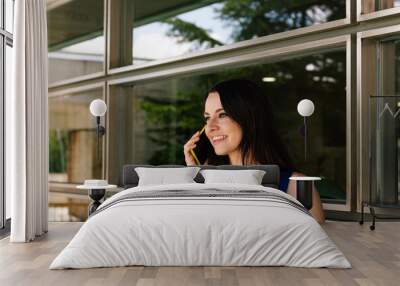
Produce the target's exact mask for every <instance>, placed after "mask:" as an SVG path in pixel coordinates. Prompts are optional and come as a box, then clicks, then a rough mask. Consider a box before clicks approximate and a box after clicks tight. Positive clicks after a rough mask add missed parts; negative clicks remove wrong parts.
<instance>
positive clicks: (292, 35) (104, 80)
mask: <svg viewBox="0 0 400 286" xmlns="http://www.w3.org/2000/svg"><path fill="white" fill-rule="evenodd" d="M104 1H105V2H104V3H105V5H104V7H105V9H104V13H105V21H106V22H105V25H104V29H105V30H104V35H105V46H106V47H105V54H104V63H105V64H106V67H105V70H104V72H102V73H98V74H90V75H87V76H82V77H77V78H72V79H68V80H65V81H60V82H56V83H54V84H52V85H50V86H49V94H50V95H51V94H53V95H56V94H62V93H63V92H64V91H66V90H79V88H82V87H84V86H91V85H97V84H103V85H104V86H105V89H104V97H105V98H106V103H107V105H109V102H110V101H112V100H113V98H114V96H115V94H116V93H117V90H118V89H117V88H116V87H118V86H119V85H123V84H124V83H128V82H136V83H139V82H140V83H143V82H146V81H152V80H159V79H164V78H168V77H173V76H175V75H184V74H185V75H186V74H187V75H189V74H191V73H196V72H204V71H205V70H210V71H212V70H214V69H218V68H220V67H224V66H235V65H240V64H242V63H243V62H245V61H248V62H251V60H252V55H257V54H258V53H263V52H265V53H264V55H265V56H268V57H270V58H271V59H272V58H273V57H274V56H276V55H277V54H274V52H277V53H278V52H280V50H282V48H283V49H285V47H287V46H295V45H301V44H304V43H308V42H315V41H320V42H321V44H322V45H323V43H324V42H325V44H327V45H329V41H330V40H332V39H333V38H336V37H342V36H344V37H347V39H346V43H345V44H344V45H346V63H347V64H346V72H347V74H346V77H347V83H346V86H347V93H348V94H347V99H346V100H347V102H346V108H347V110H346V116H347V123H346V124H347V125H346V156H347V163H346V164H347V165H346V166H347V170H346V177H347V179H346V180H347V184H346V185H347V188H346V194H347V200H346V204H345V205H337V204H324V208H325V209H326V210H338V211H345V212H349V211H351V212H360V210H361V209H360V201H361V191H360V190H362V189H363V188H365V187H366V185H365V182H364V180H365V179H363V177H365V176H368V172H366V171H365V164H366V163H365V162H364V161H363V156H364V155H365V154H364V153H365V150H364V149H363V148H364V147H365V142H364V141H363V140H364V139H363V135H364V133H365V130H363V129H362V128H364V127H363V125H362V124H363V119H364V117H362V116H363V115H362V111H363V108H364V107H363V105H362V106H361V104H363V102H362V99H361V98H360V88H361V86H360V85H361V77H362V75H361V72H362V70H361V66H360V59H361V54H362V53H361V47H360V44H361V40H360V37H361V38H363V39H364V38H365V39H367V38H369V37H372V36H373V33H375V34H376V35H375V36H379V35H387V34H388V33H390V32H391V31H392V30H393V25H394V24H398V23H400V21H399V20H398V18H396V17H392V16H393V15H397V14H398V13H400V10H398V9H399V8H392V9H395V10H396V11H394V10H392V9H386V10H381V11H377V12H373V13H369V14H364V15H361V0H357V1H354V0H346V18H345V19H341V20H336V21H332V22H328V23H324V24H319V25H315V26H311V27H305V28H300V29H298V30H293V31H288V32H283V33H278V34H273V35H270V36H265V37H261V38H257V39H253V40H248V41H243V42H238V43H234V44H231V45H229V46H224V47H218V48H213V49H208V50H206V51H202V52H196V53H192V54H189V55H187V56H179V57H175V58H170V59H165V60H159V61H154V62H151V63H149V64H146V65H141V66H136V67H133V66H126V67H119V68H110V67H109V64H110V59H111V58H112V55H113V54H112V49H113V47H112V44H113V43H112V41H111V36H112V34H114V33H118V29H115V27H111V20H112V14H111V10H112V9H111V8H112V7H115V1H114V0H104ZM388 10H392V11H390V12H388ZM114 17H115V16H114ZM399 26H400V25H399ZM382 27H384V28H382ZM399 31H400V28H399ZM399 31H397V32H399ZM380 33H382V34H380ZM320 47H322V46H320ZM110 52H111V53H110ZM268 52H269V53H268ZM292 52H296V51H292ZM237 56H241V59H242V60H243V62H241V61H235V57H237ZM209 63H213V66H209ZM349 94H350V95H349ZM109 111H110V112H112V111H111V110H109ZM108 115H109V114H108V112H107V113H106V117H105V118H106V122H107V124H109V122H108ZM107 128H109V127H108V126H107ZM108 130H109V129H108ZM109 139H110V138H108V135H107V133H106V140H105V141H106V146H105V148H104V149H103V150H105V152H106V154H105V156H104V164H106V167H105V172H104V174H105V176H106V178H108V177H109V173H112V172H114V171H113V170H111V169H109V167H110V166H111V165H110V162H109V159H111V158H110V150H111V148H110V142H111V141H112V140H111V141H110V140H109ZM349 161H350V163H349Z"/></svg>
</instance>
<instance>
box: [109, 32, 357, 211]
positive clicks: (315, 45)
mask: <svg viewBox="0 0 400 286" xmlns="http://www.w3.org/2000/svg"><path fill="white" fill-rule="evenodd" d="M338 47H344V48H345V50H346V203H345V204H335V203H323V207H324V209H326V210H336V211H351V210H352V206H353V205H354V203H353V199H352V192H351V190H352V188H353V189H354V184H355V177H354V176H355V172H354V169H355V167H354V166H353V165H354V163H355V160H354V154H355V152H352V150H353V149H354V147H355V137H354V134H353V132H352V128H353V126H354V125H355V123H354V118H353V116H352V114H353V113H354V110H355V106H354V99H353V97H354V94H355V93H354V87H353V85H352V84H351V77H352V76H353V75H354V72H352V70H353V69H354V67H353V63H352V56H351V55H352V54H354V51H355V47H354V39H353V40H352V37H351V36H350V35H344V36H337V37H332V38H326V39H323V40H316V41H310V42H304V43H301V44H295V45H291V46H287V47H285V48H276V49H270V50H263V51H258V52H255V53H253V54H250V55H248V54H243V55H238V56H236V57H232V58H230V60H226V59H224V60H220V59H215V60H214V61H207V62H203V63H193V64H192V65H186V66H185V67H184V68H181V67H178V68H175V69H174V68H173V69H167V70H165V71H159V70H157V71H154V72H149V73H147V74H144V75H143V74H139V75H132V76H126V77H123V78H118V79H110V80H109V81H107V94H108V101H109V100H110V98H111V97H116V96H117V94H118V87H119V86H121V85H125V84H129V85H135V84H139V83H144V82H149V81H156V80H161V79H165V78H171V77H174V76H182V75H185V76H190V75H193V74H196V73H201V72H203V73H204V72H206V71H211V70H220V69H223V68H227V67H237V66H241V65H246V66H247V65H251V64H253V63H260V62H261V61H262V62H264V63H268V62H273V61H277V60H282V59H284V58H290V57H293V56H303V55H308V54H312V53H315V52H321V51H324V50H326V51H329V50H331V49H333V48H338ZM352 95H353V96H352ZM109 128H112V126H111V127H109ZM106 142H107V147H106V148H107V156H108V160H107V164H108V165H107V167H106V169H107V170H108V171H107V175H108V176H107V179H108V180H109V181H115V180H116V179H117V178H116V177H115V176H116V175H118V174H115V172H113V171H109V170H112V169H113V168H115V166H117V165H118V163H117V162H113V160H112V158H113V157H115V156H110V152H112V150H115V149H116V147H115V146H112V144H111V145H110V144H109V142H113V140H112V138H109V134H106ZM110 174H111V175H110Z"/></svg>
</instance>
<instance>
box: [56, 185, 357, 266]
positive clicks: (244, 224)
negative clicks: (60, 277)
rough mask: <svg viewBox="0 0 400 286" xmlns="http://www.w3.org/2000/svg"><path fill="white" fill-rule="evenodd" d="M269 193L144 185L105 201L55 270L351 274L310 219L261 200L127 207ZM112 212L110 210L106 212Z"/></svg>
mask: <svg viewBox="0 0 400 286" xmlns="http://www.w3.org/2000/svg"><path fill="white" fill-rule="evenodd" d="M209 188H216V189H218V190H230V191H231V190H263V191H265V192H268V193H270V194H275V195H279V196H283V197H286V198H289V199H290V200H292V201H294V202H297V201H296V200H295V199H293V198H292V197H291V196H289V195H287V194H285V193H283V192H281V191H279V190H276V189H272V188H267V187H262V186H254V185H238V184H196V183H193V184H179V185H177V184H176V185H158V186H145V187H144V186H142V187H135V188H131V189H127V190H124V191H122V192H120V193H118V194H116V195H114V196H113V197H111V198H109V199H108V200H106V201H105V202H104V203H103V204H102V205H101V206H100V209H101V208H104V210H103V211H100V212H99V213H97V214H95V215H94V216H92V217H91V218H89V219H88V221H87V222H86V223H85V224H84V225H82V227H81V229H80V230H79V232H78V233H77V234H76V235H75V237H74V238H73V239H72V241H71V242H70V243H69V244H68V245H67V246H66V247H65V249H64V250H63V251H62V252H61V253H60V254H59V255H58V256H57V257H56V259H55V260H54V261H53V262H52V264H51V265H50V269H63V268H91V267H113V266H127V265H145V266H189V265H190V266H194V265H199V266H200V265H204V266H206V265H214V266H242V265H243V266H244V265H247V266H294V267H333V268H349V267H351V266H350V263H349V262H348V261H347V259H346V258H345V257H344V255H343V254H342V252H341V251H340V250H339V249H338V248H337V247H336V245H335V244H334V243H333V242H332V241H331V239H330V238H329V237H328V236H327V234H326V233H325V231H324V230H323V229H322V228H321V227H320V225H319V224H318V223H317V222H316V221H315V220H314V219H313V218H312V217H311V216H310V215H308V214H306V213H304V212H302V211H301V210H299V209H298V208H295V207H293V206H291V205H289V204H282V203H279V202H274V201H266V200H263V199H258V198H234V197H233V198H231V197H227V198H213V197H207V198H204V197H202V198H197V197H193V198H191V197H185V198H152V199H142V200H132V201H122V202H119V203H116V204H112V203H113V202H115V201H116V200H117V199H118V198H121V197H122V196H124V195H127V194H129V193H131V192H145V191H156V190H159V191H165V190H175V189H177V190H199V191H201V190H203V191H204V189H209ZM107 206H108V207H107Z"/></svg>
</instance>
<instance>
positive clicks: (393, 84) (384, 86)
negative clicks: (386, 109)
mask: <svg viewBox="0 0 400 286" xmlns="http://www.w3.org/2000/svg"><path fill="white" fill-rule="evenodd" d="M380 49H381V53H380V55H381V61H380V62H381V65H382V66H381V68H380V69H379V70H378V74H379V79H380V82H381V85H380V87H381V91H380V94H378V95H379V96H393V95H397V96H400V38H397V39H390V40H387V41H382V42H381V44H380Z"/></svg>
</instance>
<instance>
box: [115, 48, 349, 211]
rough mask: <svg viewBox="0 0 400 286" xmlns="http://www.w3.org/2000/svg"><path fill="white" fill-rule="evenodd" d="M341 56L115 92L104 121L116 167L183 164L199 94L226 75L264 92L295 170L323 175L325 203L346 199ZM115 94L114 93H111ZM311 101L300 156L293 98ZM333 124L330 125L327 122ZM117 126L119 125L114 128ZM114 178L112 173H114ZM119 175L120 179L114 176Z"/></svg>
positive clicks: (196, 124) (196, 122) (199, 119)
mask: <svg viewBox="0 0 400 286" xmlns="http://www.w3.org/2000/svg"><path fill="white" fill-rule="evenodd" d="M345 67H346V54H345V51H344V50H340V51H335V52H328V53H323V54H315V55H312V56H306V57H301V58H295V59H291V60H287V61H282V62H277V63H272V64H271V63H269V64H260V65H254V66H249V67H242V68H236V69H228V70H225V71H221V72H217V73H210V74H204V75H198V76H190V77H183V78H174V79H170V80H163V81H158V82H152V83H146V84H140V85H135V86H129V87H126V86H124V87H121V88H120V89H121V90H122V92H121V91H120V90H118V92H116V93H115V96H116V97H115V99H114V100H112V101H111V102H112V104H114V106H111V109H113V110H118V114H110V122H118V123H117V124H118V126H113V127H111V130H110V132H113V133H112V134H111V135H110V137H112V138H114V140H115V142H116V143H115V144H116V146H112V147H111V146H110V147H111V150H110V152H115V153H112V154H110V158H119V160H118V162H117V163H116V169H118V175H119V174H121V172H122V166H123V165H124V164H127V163H135V164H155V165H158V164H184V163H185V161H184V155H183V145H184V144H185V143H186V141H187V140H188V139H189V138H190V137H191V136H192V135H193V133H195V131H197V130H199V129H200V128H201V127H202V126H203V125H204V119H203V116H202V113H203V110H202V100H203V98H204V95H205V94H206V92H207V90H208V89H209V88H210V86H212V85H214V84H215V83H217V82H219V81H221V80H225V79H229V78H248V79H251V80H253V81H255V82H256V83H257V84H259V85H260V87H261V89H262V92H263V94H265V96H267V97H268V98H269V101H270V102H271V105H272V108H271V110H273V111H274V117H275V128H276V130H277V132H278V133H279V134H280V136H281V137H282V139H283V141H284V142H285V143H286V147H287V149H288V152H289V155H290V157H291V158H292V161H293V163H294V166H295V168H296V169H297V170H298V171H300V172H303V173H305V174H307V175H315V176H322V177H324V180H323V181H322V182H321V183H319V184H318V185H317V188H318V190H319V192H320V194H321V197H322V198H323V199H324V200H325V201H330V202H338V203H345V201H346V91H345V86H346V68H345ZM112 96H114V95H113V94H112V95H111V97H112ZM304 98H309V99H311V100H312V101H313V102H314V104H315V107H316V109H315V112H314V114H313V115H312V117H310V118H309V120H308V131H309V134H310V136H309V146H310V148H309V150H308V151H309V154H308V159H307V161H305V160H304V137H303V136H302V124H303V118H302V117H300V115H299V114H298V113H297V104H298V102H299V101H300V100H302V99H304ZM332 126H335V128H332ZM116 130H124V132H117V131H116ZM115 179H116V180H118V178H115ZM119 180H120V178H119Z"/></svg>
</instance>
